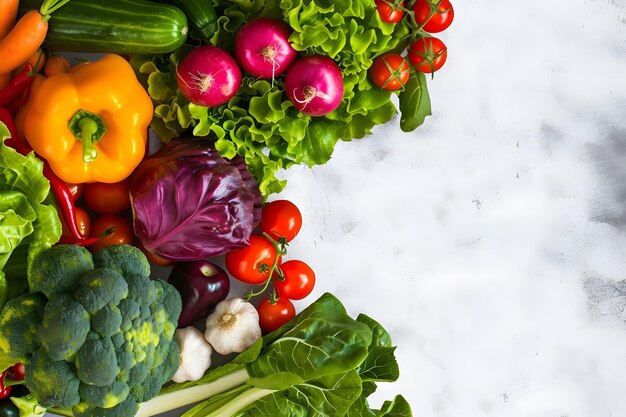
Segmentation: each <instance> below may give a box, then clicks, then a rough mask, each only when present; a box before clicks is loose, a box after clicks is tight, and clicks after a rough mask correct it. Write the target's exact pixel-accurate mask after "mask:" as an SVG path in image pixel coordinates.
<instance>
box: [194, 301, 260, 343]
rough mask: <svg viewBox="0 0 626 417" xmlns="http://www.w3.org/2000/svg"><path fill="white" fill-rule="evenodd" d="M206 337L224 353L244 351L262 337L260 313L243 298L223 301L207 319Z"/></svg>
mask: <svg viewBox="0 0 626 417" xmlns="http://www.w3.org/2000/svg"><path fill="white" fill-rule="evenodd" d="M204 337H205V339H206V340H207V342H209V343H210V344H211V346H213V349H215V351H216V352H217V353H220V354H222V355H227V354H229V353H233V352H237V353H239V352H243V351H244V350H246V349H247V348H249V347H250V346H252V344H254V342H256V341H257V339H259V338H260V337H261V327H260V326H259V313H257V311H256V308H254V306H253V305H252V304H250V303H248V302H246V301H244V300H243V299H241V298H231V299H230V300H225V301H221V302H220V303H218V304H217V306H216V307H215V311H214V312H213V313H212V314H211V315H210V316H209V317H207V319H206V331H205V332H204Z"/></svg>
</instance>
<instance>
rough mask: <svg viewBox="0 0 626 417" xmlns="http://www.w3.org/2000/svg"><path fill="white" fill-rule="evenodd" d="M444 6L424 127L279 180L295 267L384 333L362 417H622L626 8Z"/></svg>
mask: <svg viewBox="0 0 626 417" xmlns="http://www.w3.org/2000/svg"><path fill="white" fill-rule="evenodd" d="M454 6H455V11H456V21H455V23H454V26H453V27H452V28H451V29H450V30H449V31H447V32H445V33H443V34H442V35H441V38H442V39H443V40H444V41H445V42H446V43H447V45H448V47H449V58H448V63H447V64H446V66H445V68H444V69H443V70H442V71H441V72H440V73H438V74H437V75H436V77H435V80H434V81H433V82H431V83H430V84H429V86H430V91H431V96H432V100H433V109H434V117H431V118H429V119H428V121H427V123H426V124H425V126H423V127H422V128H420V129H419V130H418V131H416V132H414V133H413V134H403V133H402V132H401V131H400V130H399V128H398V127H397V124H398V121H397V120H396V121H394V122H392V123H391V124H390V125H387V126H383V127H381V128H379V129H377V130H376V131H375V135H374V136H373V137H370V138H368V139H365V140H362V141H355V142H352V143H343V144H340V145H339V146H338V147H337V150H336V152H335V154H334V156H333V159H332V161H331V162H330V163H328V164H327V165H325V166H322V167H317V168H315V169H314V170H309V169H306V168H300V167H296V168H293V169H290V170H289V171H288V172H287V173H286V174H285V177H286V178H288V180H289V184H288V186H287V188H286V190H285V191H284V192H283V193H282V195H280V197H281V198H283V197H284V198H289V199H292V200H293V201H294V202H296V203H297V204H299V206H300V207H301V209H302V212H303V215H304V217H305V225H304V228H303V230H302V232H301V235H300V237H299V238H298V239H297V240H296V241H294V242H293V244H292V246H291V254H292V257H293V258H296V257H297V258H301V259H303V260H306V261H307V262H309V263H310V264H311V265H312V266H314V268H315V269H316V271H317V274H318V278H319V284H318V286H317V289H316V295H319V294H321V293H322V292H323V291H331V292H333V293H335V294H336V295H337V296H339V297H340V298H341V299H342V300H343V301H344V302H345V304H346V305H347V306H348V308H349V310H350V311H351V312H353V313H357V312H365V313H367V314H369V315H371V316H373V317H375V318H377V319H378V320H380V321H381V322H382V323H383V324H384V325H385V326H386V327H387V328H388V329H389V330H390V331H391V333H392V337H393V338H394V342H395V343H396V344H397V345H398V346H399V348H398V351H397V353H398V357H399V361H400V366H401V371H402V376H401V379H400V380H399V381H398V382H397V383H395V384H389V385H383V386H381V388H380V390H379V392H378V393H377V394H376V395H375V397H374V398H375V399H374V401H373V402H374V403H377V404H380V402H382V400H383V399H385V398H391V397H392V396H393V395H394V394H395V393H402V394H404V395H405V396H406V397H407V398H408V399H409V401H410V403H411V404H412V407H413V411H414V415H416V416H420V417H434V416H437V417H459V416H463V417H475V416H476V417H478V416H498V417H500V416H514V417H518V416H519V417H522V416H523V417H531V416H532V417H566V416H567V417H620V416H626V395H625V390H626V325H625V323H626V312H625V311H624V307H625V306H626V285H625V284H624V282H623V280H624V279H625V278H626V121H625V119H626V24H625V22H626V2H625V1H624V0H603V1H600V0H584V1H583V0H571V1H567V0H553V1H539V0H527V1H502V0H500V1H496V0H456V1H454ZM620 281H621V283H620Z"/></svg>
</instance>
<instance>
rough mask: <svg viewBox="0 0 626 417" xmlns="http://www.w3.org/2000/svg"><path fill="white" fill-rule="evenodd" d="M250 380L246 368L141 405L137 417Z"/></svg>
mask: <svg viewBox="0 0 626 417" xmlns="http://www.w3.org/2000/svg"><path fill="white" fill-rule="evenodd" d="M249 379H250V377H249V376H248V372H247V371H246V369H245V368H242V369H239V370H237V371H235V372H232V373H230V374H227V375H225V376H223V377H221V378H220V379H218V380H217V381H213V382H210V383H208V384H202V385H195V386H193V387H189V388H185V389H181V390H179V391H175V392H170V393H167V394H162V395H158V396H156V397H154V398H153V399H151V400H149V401H146V402H145V403H141V404H140V405H139V411H138V412H137V414H136V416H135V417H151V416H154V415H156V414H160V413H165V412H166V411H171V410H174V409H176V408H179V407H184V406H186V405H189V404H193V403H197V402H199V401H203V400H206V399H207V398H210V397H212V396H213V395H217V394H221V393H223V392H226V391H228V390H230V389H232V388H236V387H238V386H240V385H243V384H245V383H246V382H248V380H249ZM266 395H267V394H266Z"/></svg>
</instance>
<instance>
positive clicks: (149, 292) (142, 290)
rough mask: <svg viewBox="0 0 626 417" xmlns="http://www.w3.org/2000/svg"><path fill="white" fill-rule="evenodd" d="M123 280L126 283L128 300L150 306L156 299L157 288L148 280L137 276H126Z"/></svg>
mask: <svg viewBox="0 0 626 417" xmlns="http://www.w3.org/2000/svg"><path fill="white" fill-rule="evenodd" d="M124 278H125V279H126V282H127V283H128V298H131V299H133V300H136V301H138V302H140V304H141V305H150V304H152V303H154V302H155V301H156V299H157V288H156V287H155V286H154V284H153V282H154V281H152V280H151V279H150V278H147V277H144V276H142V275H138V274H128V275H125V276H124Z"/></svg>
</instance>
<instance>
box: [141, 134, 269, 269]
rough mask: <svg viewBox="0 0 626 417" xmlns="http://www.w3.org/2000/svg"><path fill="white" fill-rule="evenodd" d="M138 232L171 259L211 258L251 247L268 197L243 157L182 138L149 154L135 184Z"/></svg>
mask: <svg viewBox="0 0 626 417" xmlns="http://www.w3.org/2000/svg"><path fill="white" fill-rule="evenodd" d="M130 197H131V202H132V208H133V222H134V228H135V234H136V235H137V236H138V237H139V239H140V240H141V243H142V244H143V246H144V247H145V248H146V249H147V250H149V251H150V252H153V253H154V254H156V255H158V256H160V257H162V258H165V259H169V260H175V261H194V260H200V259H206V258H209V257H212V256H217V255H221V254H224V253H226V252H230V251H232V250H235V249H239V248H242V247H245V246H247V245H248V244H249V237H250V233H252V230H253V229H254V228H255V227H256V225H257V224H258V223H259V221H260V219H261V203H262V197H261V193H260V192H259V187H258V185H257V183H256V182H255V181H254V179H253V178H252V175H250V172H249V171H248V169H247V168H246V165H245V162H244V160H243V159H242V158H241V157H236V158H234V159H232V160H230V161H229V160H226V159H224V158H222V156H220V154H219V153H218V152H217V151H216V150H215V149H213V148H211V147H209V146H208V145H207V142H206V141H202V140H199V139H197V138H193V139H176V140H173V141H172V142H170V143H169V144H167V145H165V146H164V147H163V148H161V150H159V151H158V152H157V153H156V154H154V155H152V156H150V157H148V158H146V159H145V160H144V161H143V162H142V163H141V164H140V165H139V166H138V167H137V169H136V170H135V172H134V174H133V176H132V178H131V183H130Z"/></svg>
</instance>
